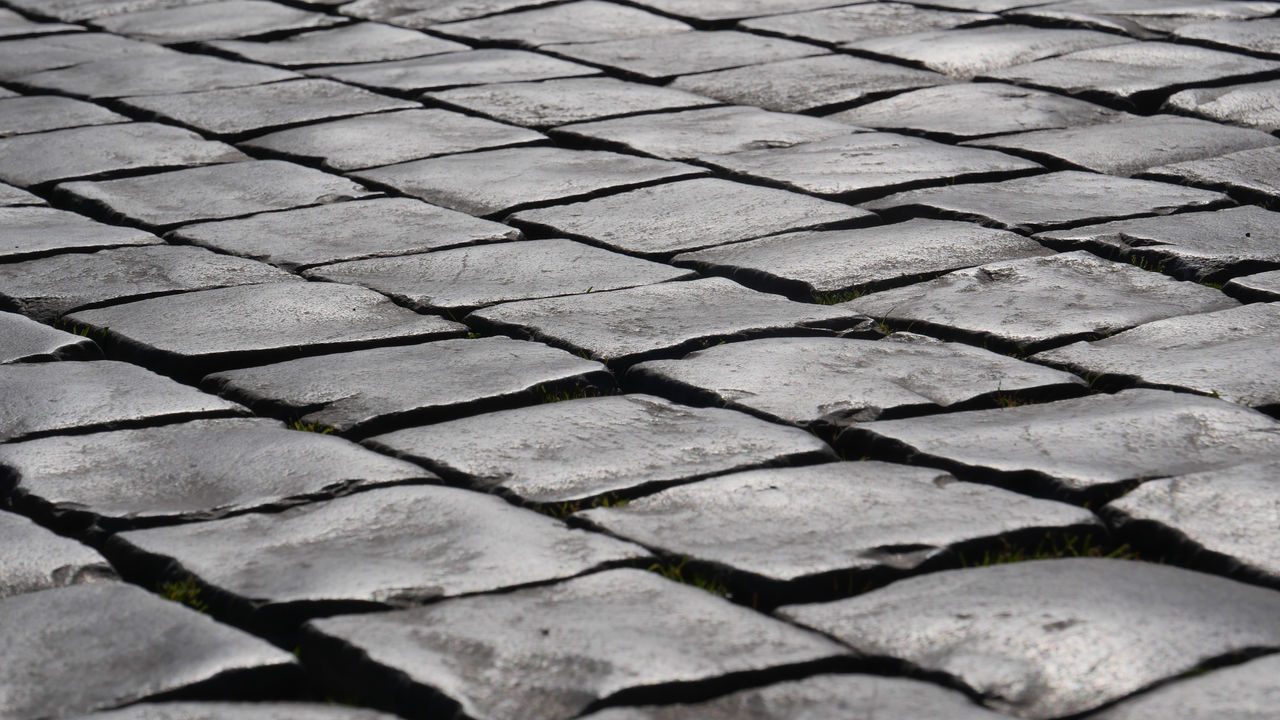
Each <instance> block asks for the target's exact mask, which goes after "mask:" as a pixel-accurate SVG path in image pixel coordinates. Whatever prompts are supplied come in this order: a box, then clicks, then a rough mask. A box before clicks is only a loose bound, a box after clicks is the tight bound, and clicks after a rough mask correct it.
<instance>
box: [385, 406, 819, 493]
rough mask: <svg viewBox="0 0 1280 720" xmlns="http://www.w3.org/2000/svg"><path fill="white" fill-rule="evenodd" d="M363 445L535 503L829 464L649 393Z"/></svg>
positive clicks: (802, 442)
mask: <svg viewBox="0 0 1280 720" xmlns="http://www.w3.org/2000/svg"><path fill="white" fill-rule="evenodd" d="M367 443H368V444H369V445H370V446H372V447H374V448H377V449H379V450H382V451H384V452H391V453H394V454H396V455H399V456H401V457H406V458H409V459H412V460H415V461H417V462H421V463H423V464H426V465H428V466H430V467H434V468H437V469H438V470H439V471H440V472H442V473H444V474H446V475H447V476H448V477H451V478H457V479H459V480H461V481H462V482H465V483H467V484H468V485H471V486H473V487H476V488H478V489H483V490H486V491H490V492H494V491H496V492H499V493H502V494H504V495H508V496H511V497H514V498H517V499H519V500H522V501H526V502H532V503H565V502H574V501H580V500H583V499H586V498H592V497H598V496H607V495H609V494H610V493H618V492H623V493H628V494H632V493H636V492H642V491H647V490H653V489H656V488H659V487H663V486H666V485H670V484H673V483H678V482H687V481H690V480H695V479H697V478H700V477H705V476H708V475H715V474H719V473H725V472H731V471H734V470H744V469H749V468H753V467H762V466H765V465H771V464H782V463H787V462H803V461H810V462H811V461H816V460H817V461H820V460H834V459H835V455H834V453H832V451H831V449H830V448H829V447H827V445H826V444H825V443H823V442H822V441H820V440H818V439H817V438H815V437H813V436H812V435H809V434H808V433H805V432H803V431H800V430H797V429H795V428H784V427H779V426H777V425H772V424H770V423H767V422H764V421H761V420H758V419H756V418H753V417H748V416H746V415H743V414H741V413H736V412H731V411H728V410H719V409H705V408H704V409H695V408H689V407H684V406H682V405H676V404H674V403H670V402H667V401H665V400H661V399H658V398H655V397H649V396H647V395H626V396H621V397H599V398H584V399H579V400H569V401H564V402H557V403H549V404H544V405H536V406H533V407H527V408H519V409H516V410H504V411H501V412H496V413H489V414H486V415H479V416H476V417H470V418H464V419H462V420H454V421H452V422H447V423H441V424H438V425H429V426H427V427H419V428H411V429H408V430H400V431H398V432H393V433H390V434H388V435H379V436H377V437H374V438H371V439H370V440H368V441H367Z"/></svg>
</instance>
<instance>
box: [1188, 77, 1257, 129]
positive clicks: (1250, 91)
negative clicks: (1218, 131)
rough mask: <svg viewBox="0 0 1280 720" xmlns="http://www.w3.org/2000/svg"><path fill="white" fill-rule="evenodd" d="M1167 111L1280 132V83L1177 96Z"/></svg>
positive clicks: (1224, 88)
mask: <svg viewBox="0 0 1280 720" xmlns="http://www.w3.org/2000/svg"><path fill="white" fill-rule="evenodd" d="M1165 107H1166V108H1168V109H1170V110H1173V111H1175V112H1181V113H1185V114H1187V115H1195V116H1197V117H1202V118H1207V119H1209V120H1216V121H1218V122H1223V123H1231V124H1233V125H1243V126H1245V127H1251V128H1257V129H1259V130H1265V131H1267V132H1275V131H1277V130H1280V80H1269V81H1266V82H1258V83H1249V84H1247V85H1232V86H1230V87H1222V88H1198V89H1195V90H1183V91H1182V92H1179V93H1174V94H1173V96H1172V97H1170V98H1169V99H1168V101H1166V102H1165Z"/></svg>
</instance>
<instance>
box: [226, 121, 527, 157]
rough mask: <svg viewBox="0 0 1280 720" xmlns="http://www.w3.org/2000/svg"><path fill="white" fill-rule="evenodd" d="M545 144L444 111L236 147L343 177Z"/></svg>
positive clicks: (296, 131) (305, 130)
mask: <svg viewBox="0 0 1280 720" xmlns="http://www.w3.org/2000/svg"><path fill="white" fill-rule="evenodd" d="M546 139H547V138H546V136H544V135H542V134H541V133H538V132H534V131H532V130H526V129H524V128H517V127H511V126H510V125H504V124H502V123H496V122H492V121H490V120H485V119H483V118H477V117H471V116H469V115H463V114H461V113H456V112H449V111H448V110H401V111H397V112H389V113H378V114H376V115H365V116H363V117H353V118H346V119H344V120H335V121H332V122H325V123H317V124H315V125H307V126H305V127H300V128H293V129H290V130H281V131H279V132H274V133H271V134H270V135H263V136H261V137H257V138H254V139H252V140H249V141H246V142H243V143H241V144H242V145H243V146H244V147H246V148H254V149H258V150H267V151H270V152H273V153H279V154H281V155H284V156H286V157H291V158H296V159H302V160H321V161H323V165H324V166H325V167H326V168H329V169H331V170H337V171H338V172H347V171H349V170H359V169H362V168H370V167H375V166H379V165H392V164H395V163H402V162H405V161H408V160H419V159H421V158H425V157H433V156H436V155H448V154H451V153H462V152H471V151H472V150H484V149H487V148H496V147H507V146H509V145H528V144H530V143H538V142H542V141H544V140H546Z"/></svg>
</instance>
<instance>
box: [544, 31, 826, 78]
mask: <svg viewBox="0 0 1280 720" xmlns="http://www.w3.org/2000/svg"><path fill="white" fill-rule="evenodd" d="M541 49H542V50H543V51H544V52H548V53H552V54H555V55H558V56H562V57H565V58H568V59H570V60H577V61H579V62H584V63H588V64H591V65H596V66H601V67H606V68H609V69H611V70H613V71H615V72H617V73H620V74H622V75H624V76H631V77H638V78H643V79H645V80H650V81H656V80H665V79H668V78H672V77H675V76H677V75H688V74H690V73H703V72H708V71H711V70H725V69H728V68H737V67H742V66H744V65H746V66H750V65H756V64H759V63H766V62H772V61H777V60H790V59H794V58H800V57H807V56H810V55H824V54H826V53H827V50H826V49H825V48H821V47H818V46H816V45H811V44H808V43H798V42H794V41H792V40H784V39H782V38H773V37H767V36H764V35H754V34H751V33H744V32H738V31H736V30H714V31H700V30H695V31H688V32H676V33H667V34H664V35H650V36H647V37H639V38H631V39H624V40H606V41H602V42H582V43H570V44H561V45H546V46H543V47H542V48H541Z"/></svg>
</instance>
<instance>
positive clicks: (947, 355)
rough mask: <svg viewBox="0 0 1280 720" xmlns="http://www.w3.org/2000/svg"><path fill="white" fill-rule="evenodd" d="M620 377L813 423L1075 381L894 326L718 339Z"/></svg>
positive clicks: (1049, 389)
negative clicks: (830, 334) (858, 332)
mask: <svg viewBox="0 0 1280 720" xmlns="http://www.w3.org/2000/svg"><path fill="white" fill-rule="evenodd" d="M624 384H625V385H626V386H627V387H628V388H640V389H643V390H645V391H647V392H661V393H663V394H669V395H674V396H677V397H678V396H686V397H693V398H695V399H698V400H703V401H706V402H709V403H711V404H715V405H723V406H725V407H730V408H734V409H737V410H743V411H746V412H749V413H752V414H755V415H759V416H760V417H763V418H765V419H766V420H773V421H775V422H785V423H791V424H794V425H803V426H813V425H815V424H830V423H844V422H849V421H855V420H856V421H862V420H874V419H876V418H879V417H895V416H903V415H913V414H920V413H931V412H938V411H941V410H943V409H946V408H957V407H960V408H963V407H971V406H975V405H976V406H982V405H984V404H992V403H995V402H996V401H997V399H999V398H1001V397H1017V396H1019V395H1021V394H1030V395H1036V394H1055V393H1071V392H1076V391H1079V390H1080V389H1081V386H1082V385H1083V381H1082V380H1080V379H1079V378H1076V377H1074V376H1072V375H1069V374H1067V373H1064V372H1061V371H1058V370H1052V369H1050V368H1046V367H1042V366H1040V365H1033V364H1031V363H1025V362H1022V361H1020V360H1015V359H1013V358H1011V357H1008V356H1007V355H1000V354H997V353H993V352H990V351H987V350H982V349H980V348H975V347H971V346H969V345H960V344H958V343H944V342H940V341H937V340H931V339H926V338H924V337H921V336H919V335H912V334H911V333H894V334H893V335H891V336H889V337H888V338H886V339H885V340H881V341H872V340H861V339H857V338H822V337H814V338H766V339H762V340H748V341H746V342H740V343H726V344H724V345H717V346H715V347H710V348H707V349H706V350H699V351H698V352H695V353H691V354H689V355H686V356H685V357H683V358H681V359H679V360H650V361H648V362H643V363H639V364H637V365H635V366H634V367H632V368H631V369H630V370H629V371H628V372H627V374H626V378H625V383H624Z"/></svg>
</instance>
